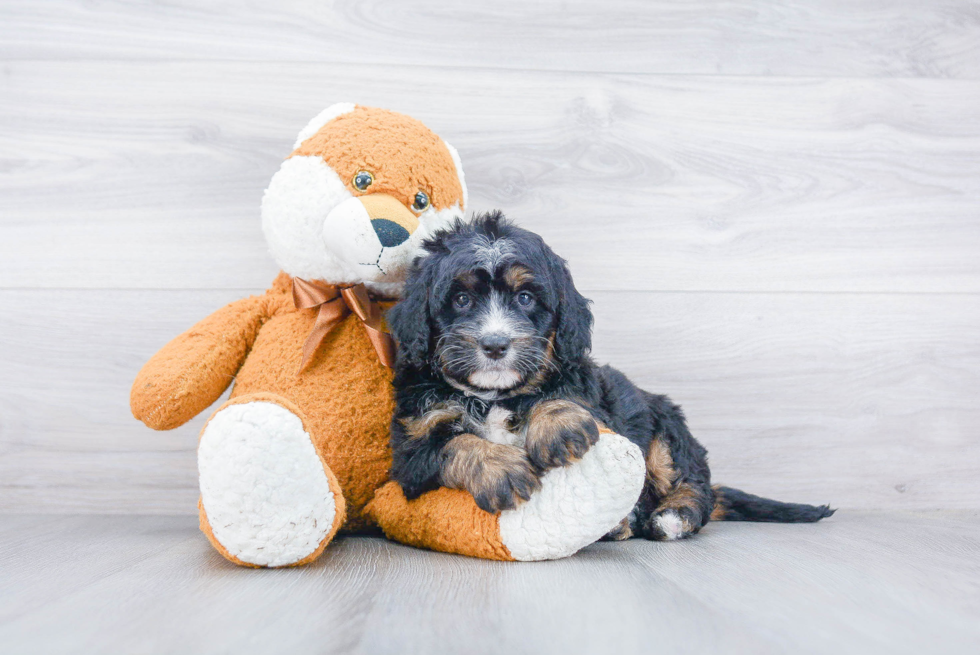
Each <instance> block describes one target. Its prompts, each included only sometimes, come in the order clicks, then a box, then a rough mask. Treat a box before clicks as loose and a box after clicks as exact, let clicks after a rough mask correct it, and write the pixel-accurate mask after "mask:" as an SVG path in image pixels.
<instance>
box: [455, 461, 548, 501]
mask: <svg viewBox="0 0 980 655" xmlns="http://www.w3.org/2000/svg"><path fill="white" fill-rule="evenodd" d="M474 482H475V484H474V485H473V488H471V489H470V493H471V494H473V499H474V500H475V501H476V504H477V505H478V506H479V507H480V509H482V510H483V511H485V512H490V513H491V514H495V513H496V512H502V511H503V510H505V509H514V508H515V507H517V506H518V505H519V504H521V503H522V502H524V501H525V500H529V499H530V498H531V494H533V493H534V492H535V491H537V490H538V489H540V488H541V480H540V479H539V478H538V475H537V473H535V471H534V467H533V466H532V464H531V462H530V460H528V459H527V457H523V456H522V457H521V459H520V460H518V461H514V462H511V463H508V464H506V465H500V464H491V465H489V466H484V467H483V471H482V472H481V475H479V476H478V478H477V479H476V480H475V481H474Z"/></svg>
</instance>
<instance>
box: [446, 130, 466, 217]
mask: <svg viewBox="0 0 980 655" xmlns="http://www.w3.org/2000/svg"><path fill="white" fill-rule="evenodd" d="M443 143H444V144H445V145H446V149H447V150H448V151H449V156H450V157H452V158H453V164H455V165H456V177H458V178H459V186H460V187H461V188H462V189H463V201H462V202H461V203H460V205H459V208H460V210H462V211H466V207H467V206H469V204H470V196H469V192H468V191H467V190H466V178H465V177H464V176H463V163H462V162H461V161H460V160H459V153H458V152H457V151H456V148H454V147H453V146H452V144H450V143H449V142H448V141H446V140H445V139H443Z"/></svg>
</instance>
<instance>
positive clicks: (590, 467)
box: [500, 432, 646, 561]
mask: <svg viewBox="0 0 980 655" xmlns="http://www.w3.org/2000/svg"><path fill="white" fill-rule="evenodd" d="M645 479H646V466H645V464H644V462H643V454H642V453H641V452H640V449H639V448H638V447H637V446H636V445H634V444H633V443H631V442H630V441H629V440H628V439H626V438H625V437H621V436H619V435H618V434H612V433H608V432H605V433H603V434H602V435H601V436H600V437H599V441H598V442H597V443H596V444H595V445H594V446H592V448H591V449H590V450H589V451H588V452H587V453H585V455H584V456H583V457H582V459H580V460H579V461H577V462H574V463H572V464H570V465H569V466H566V467H562V468H555V469H551V470H550V471H548V472H547V473H546V474H545V475H544V477H543V478H542V479H541V490H540V491H538V492H537V493H536V494H534V495H533V496H532V497H531V500H529V501H527V502H526V503H524V504H522V505H520V506H519V507H517V509H513V510H508V511H506V512H502V513H501V514H500V539H501V541H503V543H504V545H506V546H507V549H508V550H509V551H510V554H511V555H512V556H513V557H514V559H516V560H522V561H533V560H545V559H558V558H560V557H567V556H569V555H571V554H573V553H575V552H576V551H578V550H580V549H581V548H584V547H585V546H588V545H589V544H591V543H593V542H595V541H597V540H598V539H599V538H601V537H602V536H604V535H605V534H606V533H607V532H609V531H610V530H612V529H613V528H614V527H616V525H618V524H619V522H620V521H622V519H623V517H624V516H626V515H628V514H629V513H630V511H631V510H632V509H633V506H634V505H636V501H637V500H638V499H639V497H640V491H642V489H643V482H644V480H645Z"/></svg>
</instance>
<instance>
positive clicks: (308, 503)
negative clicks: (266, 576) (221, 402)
mask: <svg viewBox="0 0 980 655" xmlns="http://www.w3.org/2000/svg"><path fill="white" fill-rule="evenodd" d="M198 468H199V471H200V482H201V502H202V505H203V509H204V512H205V514H206V517H207V522H208V524H209V525H210V528H211V531H212V533H213V536H214V539H215V540H217V542H218V543H219V544H220V545H221V546H222V547H223V548H224V550H225V551H227V553H228V554H229V555H231V558H230V559H233V560H234V561H239V562H241V563H245V564H250V565H255V566H288V565H290V564H296V563H299V562H302V561H304V560H308V559H310V556H311V555H314V554H318V551H319V550H322V547H323V546H324V545H325V543H324V542H325V541H326V540H327V538H328V535H330V534H332V532H333V527H334V522H335V521H334V519H335V518H336V517H337V512H338V501H339V502H341V503H342V500H340V499H338V498H337V496H338V495H339V491H338V493H335V492H334V490H333V489H331V484H330V480H329V478H328V476H327V472H326V471H325V469H324V465H323V463H322V462H321V460H320V457H319V456H318V455H317V453H316V450H315V449H314V447H313V442H312V441H311V440H310V436H309V434H307V432H306V430H305V429H304V428H303V422H302V421H301V420H300V418H299V417H298V416H296V415H295V414H294V413H292V412H291V411H289V410H288V409H286V408H285V407H282V406H280V405H277V404H275V403H272V402H246V403H239V404H231V405H229V406H227V407H225V408H223V409H221V410H220V411H218V412H217V413H216V414H215V415H214V416H213V417H212V418H211V420H210V421H209V422H208V424H207V425H206V426H205V428H204V432H203V434H202V435H201V443H200V446H199V447H198Z"/></svg>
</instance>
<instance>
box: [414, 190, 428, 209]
mask: <svg viewBox="0 0 980 655" xmlns="http://www.w3.org/2000/svg"><path fill="white" fill-rule="evenodd" d="M428 208H429V194H427V193H426V192H425V191H419V192H418V193H416V194H415V201H414V202H413V203H412V209H414V210H415V211H417V212H424V211H425V210H426V209H428Z"/></svg>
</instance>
